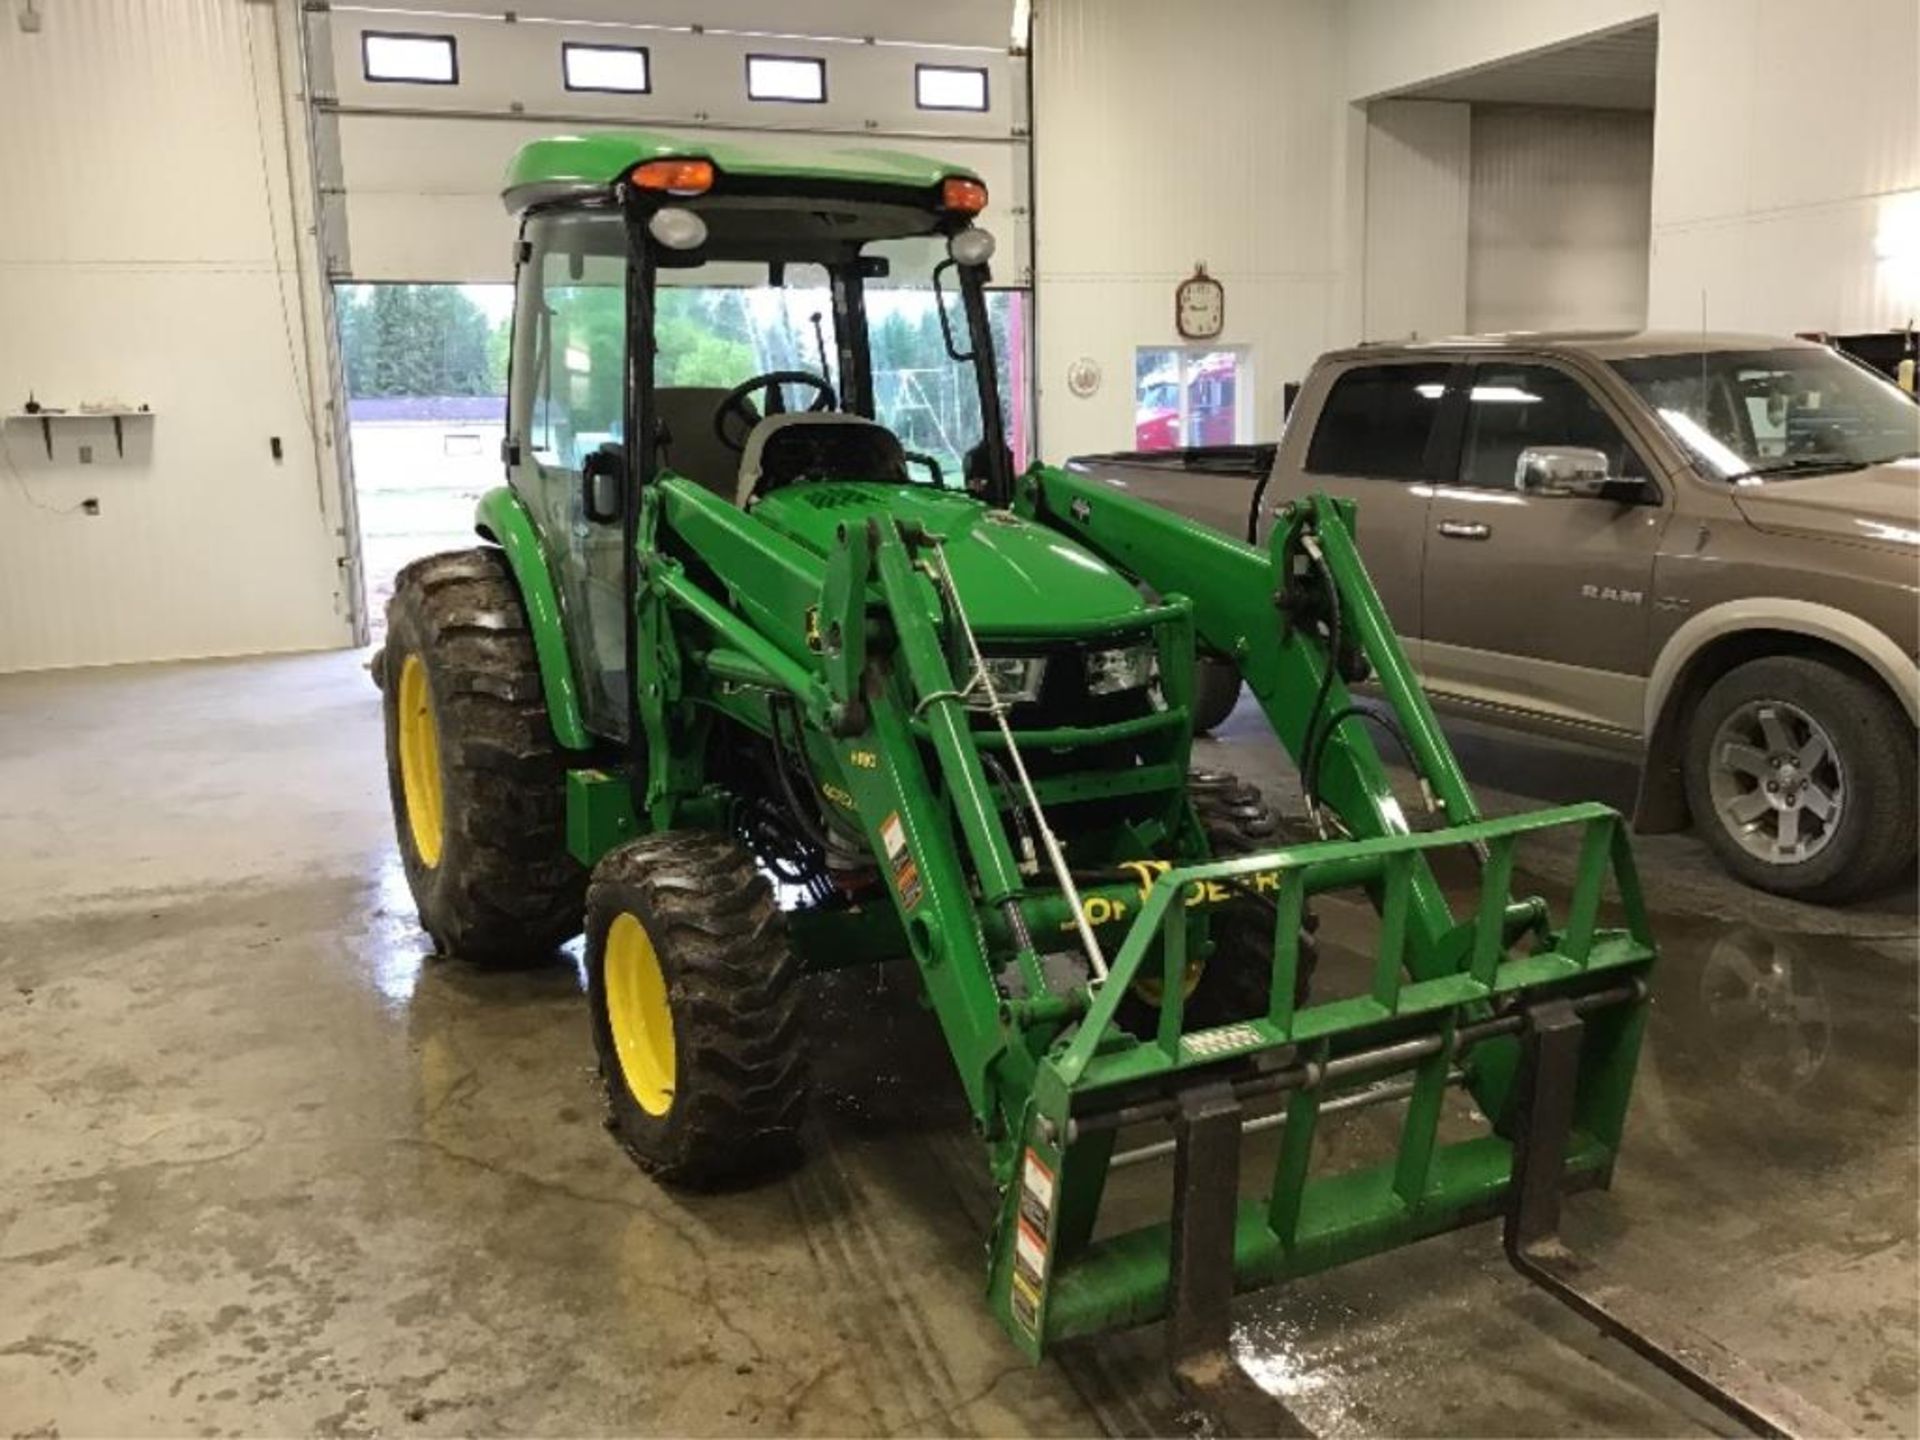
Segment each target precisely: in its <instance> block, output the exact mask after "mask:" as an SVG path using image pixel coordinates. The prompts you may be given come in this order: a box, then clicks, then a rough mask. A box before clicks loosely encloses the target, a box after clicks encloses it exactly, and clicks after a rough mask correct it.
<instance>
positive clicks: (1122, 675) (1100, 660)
mask: <svg viewBox="0 0 1920 1440" xmlns="http://www.w3.org/2000/svg"><path fill="white" fill-rule="evenodd" d="M1159 660H1160V657H1159V654H1158V652H1157V651H1156V650H1155V648H1154V647H1153V645H1152V644H1151V643H1144V644H1140V645H1123V646H1121V647H1120V648H1119V649H1117V650H1092V651H1089V652H1088V653H1087V693H1088V694H1089V695H1112V694H1115V693H1117V692H1118V691H1121V690H1140V689H1144V688H1145V687H1146V686H1147V685H1149V684H1151V683H1152V682H1153V677H1154V674H1155V672H1156V671H1157V670H1158V669H1159Z"/></svg>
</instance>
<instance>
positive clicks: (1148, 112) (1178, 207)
mask: <svg viewBox="0 0 1920 1440" xmlns="http://www.w3.org/2000/svg"><path fill="white" fill-rule="evenodd" d="M1035 27H1036V28H1035V36H1034V65H1035V71H1034V90H1035V94H1034V133H1035V135H1036V137H1037V140H1038V155H1037V166H1038V172H1039V173H1038V181H1037V186H1036V195H1035V205H1036V224H1037V236H1038V249H1037V262H1036V263H1037V267H1038V272H1037V282H1036V305H1037V333H1038V338H1039V351H1038V360H1037V373H1038V383H1039V408H1040V417H1039V418H1040V443H1041V446H1042V451H1043V454H1044V455H1045V456H1046V457H1047V458H1050V459H1064V458H1066V457H1068V456H1070V455H1074V454H1077V453H1080V452H1083V451H1087V450H1097V449H1127V448H1131V446H1132V444H1133V357H1134V349H1135V347H1136V346H1141V345H1172V344H1178V343H1180V342H1179V336H1178V333H1177V331H1176V330H1175V327H1174V320H1173V300H1174V288H1175V286H1176V285H1178V284H1179V282H1180V281H1181V280H1183V279H1185V278H1186V277H1187V276H1188V275H1190V274H1192V272H1193V267H1194V264H1195V262H1196V261H1204V262H1205V263H1206V265H1207V268H1208V271H1209V273H1211V274H1212V275H1213V276H1215V277H1216V278H1217V279H1219V280H1220V281H1221V282H1222V283H1223V285H1224V286H1225V288H1226V297H1227V314H1226V330H1225V333H1224V334H1223V335H1222V336H1221V337H1220V340H1221V343H1222V344H1223V345H1248V346H1252V347H1253V349H1254V366H1255V388H1256V392H1257V393H1256V396H1255V401H1256V409H1255V421H1254V434H1255V435H1256V436H1259V437H1262V438H1270V437H1271V436H1273V435H1274V434H1275V433H1276V431H1277V430H1278V428H1279V417H1280V387H1281V385H1282V383H1283V382H1284V381H1286V380H1289V379H1297V378H1298V377H1299V376H1300V375H1301V374H1303V373H1304V372H1305V370H1306V367H1307V366H1308V364H1310V363H1311V361H1312V359H1313V357H1314V356H1315V355H1316V354H1317V353H1318V352H1319V351H1320V350H1322V349H1324V348H1325V346H1326V344H1327V341H1328V338H1329V337H1328V323H1327V322H1328V315H1329V310H1330V307H1331V305H1332V297H1333V292H1334V289H1335V286H1336V284H1337V281H1338V276H1337V273H1336V265H1335V262H1334V259H1333V238H1332V237H1333V234H1334V230H1335V217H1334V216H1333V215H1332V213H1331V206H1330V204H1329V197H1330V194H1331V189H1332V183H1333V168H1334V159H1335V154H1336V147H1337V145H1338V143H1340V140H1341V136H1342V134H1343V132H1342V130H1341V124H1340V115H1339V107H1338V106H1337V105H1336V103H1335V95H1336V93H1337V86H1338V78H1339V66H1338V61H1339V54H1340V51H1339V44H1338V32H1337V29H1336V26H1335V14H1334V7H1333V6H1331V5H1330V4H1328V3H1326V0H1210V3H1207V4H1204V5H1187V6H1169V5H1166V4H1163V3H1161V0H1048V3H1046V4H1043V5H1040V6H1037V7H1036V13H1035ZM1083 356H1084V357H1087V358H1090V359H1092V360H1095V361H1096V362H1098V364H1099V365H1100V367H1101V370H1102V372H1103V376H1104V378H1103V381H1102V384H1101V386H1100V389H1099V391H1098V393H1097V394H1095V395H1094V396H1092V397H1091V398H1089V399H1084V400H1083V399H1078V398H1076V397H1074V396H1073V395H1071V394H1070V393H1069V392H1068V390H1067V386H1066V375H1067V369H1068V367H1069V366H1070V365H1071V364H1072V363H1073V362H1074V360H1076V359H1077V358H1080V357H1083Z"/></svg>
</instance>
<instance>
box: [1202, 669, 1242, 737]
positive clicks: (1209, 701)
mask: <svg viewBox="0 0 1920 1440" xmlns="http://www.w3.org/2000/svg"><path fill="white" fill-rule="evenodd" d="M1239 703H1240V667H1239V666H1238V665H1235V664H1234V663H1233V662H1232V661H1231V660H1216V659H1213V658H1212V657H1210V656H1206V655H1203V656H1201V657H1200V658H1199V659H1198V660H1196V661H1195V662H1194V665H1193V728H1194V731H1195V733H1196V734H1197V733H1199V732H1201V731H1207V730H1214V729H1217V728H1219V726H1221V725H1222V724H1224V723H1225V721H1226V718H1227V717H1228V716H1229V715H1231V714H1233V707H1234V706H1236V705H1238V704H1239Z"/></svg>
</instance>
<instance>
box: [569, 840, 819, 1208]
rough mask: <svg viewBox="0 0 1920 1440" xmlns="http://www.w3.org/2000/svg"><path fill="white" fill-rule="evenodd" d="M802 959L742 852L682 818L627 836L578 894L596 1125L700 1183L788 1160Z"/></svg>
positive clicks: (675, 1177)
mask: <svg viewBox="0 0 1920 1440" xmlns="http://www.w3.org/2000/svg"><path fill="white" fill-rule="evenodd" d="M799 977H800V964H799V961H798V960H797V959H796V958H795V956H794V954H793V950H792V948H791V947H790V946H789V944H788V942H787V934H786V925H785V921H784V917H783V916H782V915H781V913H780V911H779V909H778V908H777V907H776V906H775V904H774V899H773V890H772V887H771V886H770V885H768V883H767V880H766V877H765V876H763V875H761V874H760V873H759V871H758V870H757V869H756V868H755V866H754V863H753V857H752V856H751V855H749V854H748V853H747V852H746V850H745V849H744V848H742V847H741V846H740V845H739V844H738V843H736V842H735V841H734V840H732V839H730V838H729V837H727V836H724V835H720V834H715V833H712V832H708V831H698V830H679V831H667V832H664V833H662V834H658V835H649V836H646V837H644V838H643V839H639V840H633V841H629V842H628V843H627V844H625V845H622V846H620V847H619V848H618V849H615V850H611V851H609V852H608V853H607V854H606V855H605V856H604V857H603V858H602V859H601V861H600V863H599V864H598V865H597V866H595V867H594V872H593V883H592V885H591V886H590V887H589V888H588V890H587V995H588V1000H589V1005H590V1009H591V1011H592V1015H593V1040H594V1048H595V1049H596V1051H597V1052H598V1053H599V1057H600V1078H601V1081H602V1084H603V1085H604V1086H605V1090H606V1098H607V1123H608V1126H609V1128H610V1129H611V1130H612V1131H613V1133H614V1134H615V1136H616V1137H618V1139H619V1141H620V1143H621V1145H622V1146H624V1147H625V1148H626V1151H627V1153H628V1154H629V1155H631V1156H632V1157H633V1158H634V1160H635V1161H636V1162H637V1163H638V1164H639V1165H640V1166H641V1168H642V1169H645V1170H647V1171H648V1172H649V1173H651V1174H653V1175H655V1176H656V1177H658V1178H659V1179H661V1180H666V1181H670V1182H672V1183H675V1184H680V1185H687V1186H692V1187H696V1188H711V1187H714V1186H718V1185H725V1184H731V1183H735V1182H737V1181H740V1180H743V1179H747V1178H750V1177H753V1176H756V1175H759V1174H762V1173H765V1172H767V1171H770V1170H773V1169H777V1168H779V1167H781V1166H784V1165H787V1164H790V1163H792V1162H793V1161H794V1160H795V1159H796V1158H797V1157H798V1155H799V1151H800V1123H801V1119H802V1117H803V1115H804V1113H805V1110H806V1098H807V1078H806V1060H805V1056H804V1054H803V1052H802V1048H801V1037H800V995H799V985H798V981H799Z"/></svg>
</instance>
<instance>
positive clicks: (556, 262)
mask: <svg viewBox="0 0 1920 1440" xmlns="http://www.w3.org/2000/svg"><path fill="white" fill-rule="evenodd" d="M694 163H695V162H673V164H674V165H675V166H678V167H681V168H679V169H676V170H675V171H674V173H673V174H671V175H665V174H663V175H661V176H658V177H653V178H655V179H659V180H662V181H663V182H670V183H668V184H665V185H663V186H662V187H659V188H663V189H664V190H665V193H664V194H663V195H662V196H661V197H660V198H661V200H662V203H659V204H657V205H655V204H652V203H649V199H648V198H643V199H642V201H641V204H640V206H639V207H638V211H639V213H637V214H636V211H635V209H627V210H624V211H623V209H622V207H621V206H620V205H619V204H617V203H601V204H591V205H576V206H568V207H565V208H559V207H556V208H552V209H545V210H541V209H536V210H534V211H532V212H531V213H530V214H529V215H528V217H527V219H526V221H525V223H524V227H523V231H522V240H523V248H522V260H521V266H520V272H519V274H520V281H519V289H518V294H517V302H516V303H517V307H518V309H517V315H516V323H515V327H514V337H515V338H514V351H513V365H512V383H511V395H510V398H509V406H508V420H509V430H508V446H507V448H508V457H509V461H510V465H511V468H512V470H513V483H514V487H515V489H516V490H517V491H518V492H519V493H520V494H521V496H522V498H523V499H524V500H525V501H526V503H527V504H528V505H529V507H530V508H531V509H532V510H533V511H534V513H535V516H536V518H537V520H538V522H539V523H538V527H537V528H538V530H539V533H540V534H541V536H542V537H543V540H544V543H545V544H546V545H547V546H548V547H549V549H550V550H558V549H560V548H563V547H564V549H565V550H566V552H567V554H566V556H562V555H560V554H553V555H551V556H550V559H551V560H553V561H554V562H556V563H555V566H554V568H555V573H556V575H558V576H560V577H562V578H561V579H560V589H561V591H562V593H561V595H560V597H559V598H560V602H561V607H562V610H563V612H564V613H565V615H566V618H567V623H568V625H569V627H570V628H571V629H572V630H574V631H575V632H577V633H578V634H579V636H580V640H581V643H580V644H578V645H576V646H575V647H574V651H573V657H574V665H575V670H576V675H575V679H576V684H577V686H578V688H579V691H580V694H581V696H582V701H583V704H584V705H585V707H586V709H587V711H588V714H589V718H590V723H591V724H592V725H593V727H594V728H595V729H596V730H598V731H600V732H601V733H605V734H618V733H621V732H622V731H623V730H624V728H625V723H626V708H627V707H626V684H627V674H626V664H625V658H624V650H625V635H626V619H625V615H624V611H623V601H622V596H623V594H624V588H623V587H624V572H623V564H622V555H623V548H622V532H623V526H622V523H621V522H622V518H623V515H624V508H625V507H624V503H623V501H622V498H621V496H622V492H623V491H624V487H625V486H626V485H628V484H630V483H633V484H637V483H642V482H643V481H644V480H645V479H646V478H647V477H649V476H659V475H668V474H672V475H678V476H681V477H683V478H685V479H688V480H691V481H694V482H695V483H697V484H699V485H700V486H701V487H703V488H704V489H706V490H708V491H710V492H712V493H713V494H715V495H717V496H720V497H722V498H724V499H726V500H728V501H730V502H731V503H734V504H738V505H741V506H743V507H747V508H751V507H752V506H754V505H755V504H756V503H757V502H758V500H759V498H760V497H761V496H763V495H765V494H768V493H771V492H773V491H776V490H779V489H783V488H785V487H787V486H789V485H793V484H804V483H809V482H812V481H818V480H833V481H840V482H855V483H865V482H872V483H878V484H889V485H907V484H911V485H926V486H937V487H941V488H945V489H951V490H956V491H958V490H962V489H968V488H970V489H971V490H973V491H974V492H975V493H984V492H985V490H986V489H987V487H988V483H989V480H990V477H991V475H992V474H993V473H994V470H995V467H994V466H993V465H992V464H991V462H990V459H989V454H990V451H991V450H992V449H993V448H998V449H999V450H1000V451H1001V453H1002V454H1003V455H1004V456H1005V459H1004V461H1003V463H1002V465H1001V466H1000V467H999V473H1001V474H1002V475H1003V476H1008V477H1010V476H1011V474H1012V472H1013V468H1014V466H1015V464H1017V463H1021V462H1023V461H1024V458H1025V457H1024V452H1025V449H1026V445H1025V429H1026V427H1025V425H1024V422H1023V419H1022V418H1021V417H1023V416H1024V410H1025V407H1024V404H1023V403H1019V402H1018V401H1017V400H1016V397H1017V396H1018V393H1019V388H1020V387H1019V386H1018V385H1017V384H1016V383H1014V381H1013V379H1012V378H1011V377H1014V376H1017V375H1018V373H1019V355H1020V351H1021V348H1022V339H1021V323H1022V316H1021V313H1020V309H1019V303H1020V297H1019V296H1018V295H1017V294H1015V293H1013V292H1009V291H987V290H985V288H984V286H985V281H986V278H987V270H986V263H987V261H988V260H989V258H990V257H991V254H992V250H993V242H992V237H991V236H990V235H989V234H988V233H987V232H986V231H984V230H982V229H979V228H977V227H963V228H961V229H960V231H959V234H958V236H957V237H955V239H954V240H953V241H950V237H949V235H948V234H947V233H946V232H947V231H949V230H952V229H953V228H954V226H953V223H952V222H951V220H950V219H949V218H948V217H946V216H944V215H943V214H942V213H941V212H939V211H937V210H935V209H933V208H931V207H930V206H929V205H927V204H926V202H925V201H923V200H922V201H918V202H917V203H915V204H911V205H909V204H904V203H893V202H891V201H876V200H873V199H871V198H867V197H854V198H849V199H844V200H842V199H835V200H831V201H825V200H821V199H817V198H804V197H795V196H793V195H787V194H780V195H759V194H736V195H728V194H726V193H724V189H723V191H722V192H721V193H717V194H712V195H708V194H705V193H703V189H702V187H705V186H711V185H712V183H713V176H712V173H711V169H710V167H709V168H708V170H707V171H706V172H705V173H704V174H702V173H694V172H693V171H692V170H689V169H687V168H686V167H687V166H691V165H692V164H694ZM969 183H971V182H969ZM674 186H678V187H679V189H681V190H685V191H686V192H687V193H684V194H683V193H678V191H677V190H676V189H675V188H673V187H674ZM969 289H972V290H974V291H975V292H976V294H975V298H977V300H978V301H979V303H980V306H981V308H982V310H983V312H984V315H985V318H986V321H987V327H988V332H989V336H990V339H989V353H990V355H991V360H990V361H989V362H987V363H984V364H983V363H982V361H981V360H980V359H977V358H976V357H975V354H974V351H975V346H974V343H973V340H972V338H971V327H970V322H969V315H968V293H967V292H968V290H969ZM630 333H631V334H639V335H649V336H650V337H651V345H650V354H649V356H648V358H650V360H651V367H650V373H648V368H649V367H645V366H639V365H635V366H634V367H633V368H634V371H635V375H634V385H635V394H634V396H633V398H632V408H631V409H629V401H628V396H627V393H626V387H627V383H628V376H627V369H628V366H629V362H630V360H631V359H633V358H634V356H633V354H632V352H631V351H630V349H629V346H628V336H629V334H630ZM995 362H997V363H995ZM987 376H991V377H992V384H993V391H992V393H993V394H994V396H995V397H996V399H997V401H998V404H997V405H996V406H995V407H994V408H995V409H996V410H997V411H998V415H997V416H995V417H994V418H993V420H992V421H990V420H989V418H988V416H987V415H986V414H984V413H983V405H982V395H983V382H984V380H985V377H987ZM629 415H636V416H638V417H640V418H639V420H638V425H639V431H638V433H640V434H643V435H645V436H646V437H647V438H648V441H649V448H648V449H647V450H646V451H645V452H642V453H639V454H636V453H634V448H633V447H632V446H630V444H629V436H628V435H627V434H626V426H627V423H628V419H627V417H628V416H629ZM1009 415H1013V416H1015V417H1016V422H1015V424H1014V425H1013V426H1012V427H1011V428H1012V431H1013V433H1012V435H1011V437H1009V435H1008V433H1007V432H1008V427H1007V426H1006V425H1005V423H1004V422H1003V421H1002V420H1001V419H1000V417H1005V416H1009ZM990 429H991V430H992V431H993V435H992V438H991V439H990V438H989V433H988V432H989V430H990ZM1010 438H1011V443H1009V442H1010ZM563 560H570V561H571V563H559V562H561V561H563Z"/></svg>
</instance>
